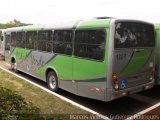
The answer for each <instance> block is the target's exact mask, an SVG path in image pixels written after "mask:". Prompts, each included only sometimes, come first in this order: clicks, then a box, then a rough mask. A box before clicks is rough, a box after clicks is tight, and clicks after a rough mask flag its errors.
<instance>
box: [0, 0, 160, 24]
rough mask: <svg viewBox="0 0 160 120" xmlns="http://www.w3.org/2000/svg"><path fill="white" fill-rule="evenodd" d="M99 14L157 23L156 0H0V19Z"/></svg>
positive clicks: (159, 6) (45, 20) (39, 20)
mask: <svg viewBox="0 0 160 120" xmlns="http://www.w3.org/2000/svg"><path fill="white" fill-rule="evenodd" d="M100 16H107V17H115V18H119V19H138V20H144V21H148V22H153V23H160V0H0V23H6V22H9V21H13V20H14V19H16V20H19V21H21V22H23V23H32V24H51V23H54V22H62V21H74V20H85V19H92V18H94V17H100Z"/></svg>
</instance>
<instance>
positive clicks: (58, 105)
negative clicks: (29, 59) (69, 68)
mask: <svg viewBox="0 0 160 120" xmlns="http://www.w3.org/2000/svg"><path fill="white" fill-rule="evenodd" d="M0 86H2V87H6V88H8V89H11V90H12V91H16V93H17V94H18V95H21V96H22V97H23V98H25V100H26V101H29V102H31V103H32V104H33V105H34V106H36V107H38V108H39V109H40V113H41V114H88V112H86V111H84V110H82V109H80V108H78V107H76V106H73V105H71V104H70V103H67V102H65V101H62V100H61V99H59V98H58V97H55V96H53V95H52V94H50V93H47V92H45V91H43V90H42V89H40V88H38V87H36V86H34V85H32V84H30V83H28V82H26V81H24V80H22V79H20V78H18V77H16V76H14V75H12V74H9V73H7V72H5V71H3V70H1V69H0Z"/></svg>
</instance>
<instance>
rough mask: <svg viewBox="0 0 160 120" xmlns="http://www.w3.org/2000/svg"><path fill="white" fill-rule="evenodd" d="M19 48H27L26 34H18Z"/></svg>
mask: <svg viewBox="0 0 160 120" xmlns="http://www.w3.org/2000/svg"><path fill="white" fill-rule="evenodd" d="M16 42H17V43H16V44H17V47H22V48H24V47H25V32H17V41H16Z"/></svg>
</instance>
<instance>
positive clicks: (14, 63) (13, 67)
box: [11, 60, 18, 72]
mask: <svg viewBox="0 0 160 120" xmlns="http://www.w3.org/2000/svg"><path fill="white" fill-rule="evenodd" d="M11 68H12V70H14V71H15V72H18V69H17V63H16V60H14V61H13V62H12V63H11Z"/></svg>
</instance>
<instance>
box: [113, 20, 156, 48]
mask: <svg viewBox="0 0 160 120" xmlns="http://www.w3.org/2000/svg"><path fill="white" fill-rule="evenodd" d="M154 45H155V38H154V27H153V25H150V24H145V23H135V22H118V23H117V24H116V30H115V48H132V47H133V48H135V47H153V46H154Z"/></svg>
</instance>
